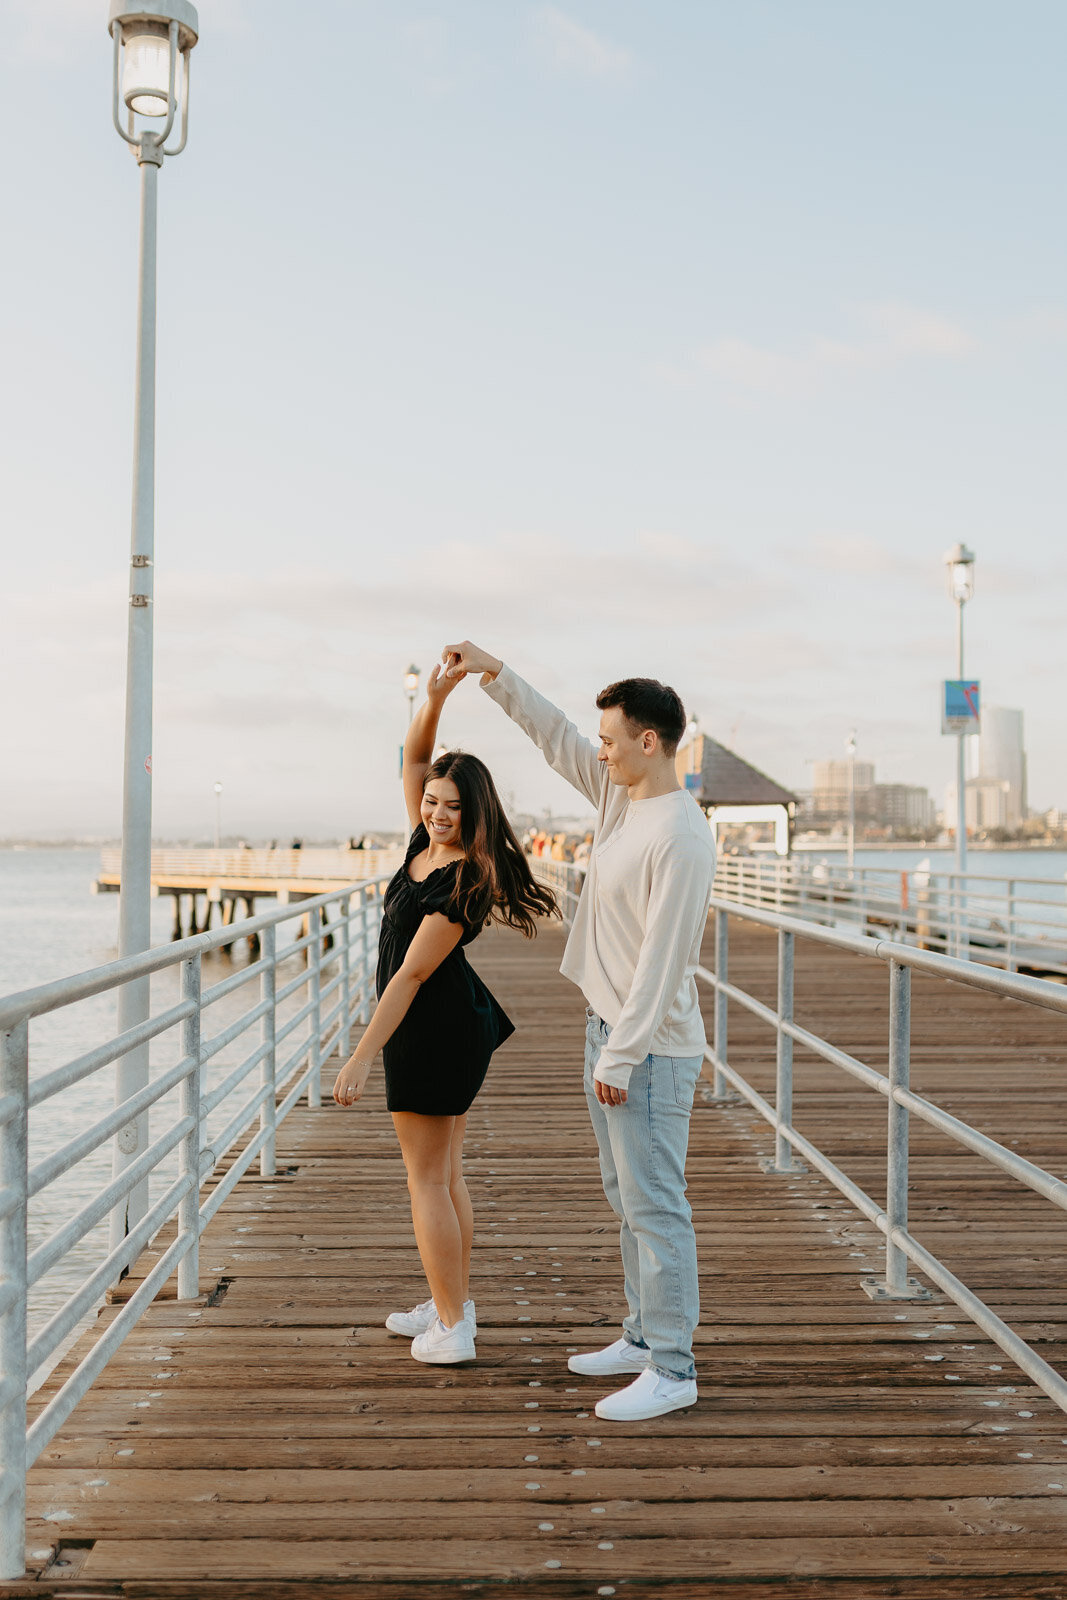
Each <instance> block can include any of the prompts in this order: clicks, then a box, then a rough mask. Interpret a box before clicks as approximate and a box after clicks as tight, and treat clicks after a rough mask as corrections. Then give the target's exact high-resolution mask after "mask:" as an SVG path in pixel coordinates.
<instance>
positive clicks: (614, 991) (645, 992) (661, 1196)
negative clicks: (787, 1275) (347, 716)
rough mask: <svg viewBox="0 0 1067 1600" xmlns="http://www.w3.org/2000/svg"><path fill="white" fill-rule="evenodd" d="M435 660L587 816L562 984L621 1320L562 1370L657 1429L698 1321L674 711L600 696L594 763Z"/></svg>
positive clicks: (697, 836) (503, 679) (538, 703)
mask: <svg viewBox="0 0 1067 1600" xmlns="http://www.w3.org/2000/svg"><path fill="white" fill-rule="evenodd" d="M445 654H446V657H451V660H450V665H449V669H448V670H449V672H450V674H451V675H452V676H458V675H459V674H461V673H465V672H480V673H481V674H482V679H481V683H482V688H483V689H484V690H485V692H486V693H487V694H488V695H489V696H490V698H491V699H493V700H495V701H496V702H497V704H498V705H500V706H502V707H503V708H504V710H505V711H506V712H507V713H508V715H509V716H510V717H511V718H512V720H513V721H515V722H517V723H518V725H519V727H520V728H522V730H523V731H524V733H526V734H528V735H529V737H530V738H531V739H532V740H533V741H534V743H535V744H536V745H537V746H538V748H539V749H540V750H541V752H542V754H543V755H544V757H545V759H546V760H547V762H548V763H549V765H550V766H551V767H553V768H554V769H555V771H556V772H558V773H559V774H560V776H561V777H563V778H566V779H567V781H568V782H569V783H571V784H573V785H574V787H575V788H576V789H577V790H578V791H579V793H580V794H582V795H584V796H585V798H586V799H587V800H588V801H589V802H590V803H591V804H592V805H594V806H596V808H597V824H596V829H595V831H594V837H593V848H592V851H591V854H590V856H589V862H588V869H587V873H586V883H585V888H584V889H583V891H582V895H581V899H580V900H579V902H578V909H577V912H576V914H575V919H574V926H573V928H572V929H571V935H570V938H569V939H568V941H567V948H566V951H565V953H564V957H563V965H562V968H561V971H562V972H563V974H564V976H565V977H568V978H570V979H572V981H573V982H574V983H576V984H577V985H578V987H579V988H580V989H581V990H582V993H583V994H584V995H585V998H586V1000H587V1002H588V1010H587V1018H588V1021H587V1028H586V1055H585V1092H586V1099H587V1101H588V1104H589V1114H590V1117H591V1118H592V1122H593V1128H594V1130H595V1132H596V1138H597V1145H598V1148H599V1151H600V1170H601V1175H602V1177H603V1181H604V1193H605V1194H606V1196H607V1198H608V1201H609V1203H610V1205H611V1207H612V1210H613V1211H614V1212H615V1213H616V1215H617V1216H618V1218H619V1223H620V1228H619V1240H620V1248H621V1252H622V1265H623V1276H624V1280H625V1290H626V1303H627V1307H628V1315H627V1317H626V1319H625V1321H624V1322H623V1332H622V1338H621V1339H617V1340H616V1341H615V1343H614V1344H611V1345H609V1346H608V1347H607V1349H605V1350H598V1351H593V1352H590V1353H588V1354H585V1355H576V1356H572V1357H571V1359H570V1361H569V1363H568V1365H569V1366H570V1369H571V1371H572V1372H579V1373H583V1374H585V1375H587V1376H590V1377H605V1378H606V1377H609V1376H618V1375H622V1376H629V1377H631V1378H632V1379H633V1381H632V1382H631V1383H630V1384H629V1385H628V1386H627V1387H625V1388H623V1389H620V1390H619V1391H618V1392H617V1393H614V1394H610V1395H607V1396H606V1397H605V1398H604V1399H603V1400H600V1401H599V1402H598V1404H597V1407H596V1413H597V1416H598V1417H604V1418H606V1419H608V1420H609V1421H618V1422H633V1421H641V1420H643V1419H645V1418H648V1417H658V1416H662V1415H664V1414H665V1413H666V1412H668V1411H677V1410H680V1409H682V1408H683V1407H686V1406H691V1405H693V1404H694V1403H695V1401H696V1398H697V1386H696V1367H695V1366H694V1363H693V1331H694V1329H695V1327H696V1325H697V1321H698V1318H699V1311H700V1307H699V1300H698V1293H697V1259H696V1239H695V1236H694V1233H693V1219H692V1213H691V1211H690V1209H689V1203H688V1201H687V1200H686V1198H685V1157H686V1149H687V1146H688V1141H689V1117H690V1113H691V1111H692V1106H693V1095H694V1092H695V1089H696V1083H697V1078H698V1077H699V1075H700V1069H701V1065H702V1063H703V1056H704V1042H705V1041H704V1025H703V1021H702V1019H701V1015H700V1005H699V1001H698V997H697V988H696V979H695V976H694V973H695V969H696V966H697V963H698V961H699V959H700V941H701V935H702V933H703V931H704V925H705V923H706V921H707V915H708V903H709V901H710V898H711V886H712V879H713V878H714V876H715V846H714V843H713V842H712V837H711V830H710V829H709V827H708V824H707V820H706V819H705V817H704V815H703V813H702V812H701V810H700V808H699V806H697V805H696V803H695V802H694V801H693V799H692V798H691V796H690V795H688V794H686V792H685V791H684V790H683V789H681V788H680V787H679V784H678V779H677V776H676V774H675V770H674V753H675V750H676V749H677V747H678V741H679V740H680V739H681V736H682V732H683V730H684V728H685V709H684V707H683V706H682V702H681V700H680V699H679V698H678V696H677V694H675V692H674V690H673V689H669V688H667V687H666V686H665V685H664V684H662V683H657V682H656V681H655V680H654V679H651V678H627V679H624V680H623V681H622V682H620V683H614V684H611V685H610V686H609V687H608V688H607V689H605V690H604V691H603V692H602V693H601V694H600V695H598V696H597V702H596V703H597V706H598V707H599V709H600V712H601V719H600V749H599V751H597V750H596V749H595V748H594V746H593V745H592V744H591V743H590V742H589V740H588V739H584V738H582V736H581V734H579V732H578V730H577V728H576V727H575V726H574V724H573V723H572V722H569V721H568V719H567V718H566V717H565V716H564V714H563V712H562V711H560V710H558V709H557V707H556V706H554V705H552V704H551V702H550V701H548V700H546V699H545V698H544V697H543V695H540V694H538V693H537V691H536V690H535V689H532V688H531V687H530V685H529V684H528V683H525V682H524V681H523V680H522V679H521V678H520V677H519V676H518V675H517V674H516V673H514V672H512V671H511V670H510V668H508V667H506V666H505V665H504V663H503V662H502V661H500V660H499V659H498V658H497V657H496V656H492V655H490V654H489V653H488V652H487V651H485V650H482V649H480V648H479V647H478V646H477V645H474V644H471V643H470V641H469V640H467V641H465V642H464V643H463V644H457V645H449V646H447V647H446V652H445Z"/></svg>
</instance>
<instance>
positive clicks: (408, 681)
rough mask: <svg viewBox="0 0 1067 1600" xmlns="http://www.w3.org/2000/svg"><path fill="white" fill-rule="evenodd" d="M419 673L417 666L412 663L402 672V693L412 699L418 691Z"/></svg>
mask: <svg viewBox="0 0 1067 1600" xmlns="http://www.w3.org/2000/svg"><path fill="white" fill-rule="evenodd" d="M420 676H421V674H420V672H419V669H418V667H416V666H414V665H412V666H410V667H409V668H408V670H407V671H406V672H405V674H404V693H405V694H406V695H408V696H409V697H410V698H411V699H412V700H414V698H415V696H416V695H417V694H418V692H419V678H420Z"/></svg>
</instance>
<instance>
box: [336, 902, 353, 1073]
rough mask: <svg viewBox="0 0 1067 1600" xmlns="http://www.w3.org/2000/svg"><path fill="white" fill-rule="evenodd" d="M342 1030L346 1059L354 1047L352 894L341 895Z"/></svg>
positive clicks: (340, 1044)
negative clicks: (352, 1038)
mask: <svg viewBox="0 0 1067 1600" xmlns="http://www.w3.org/2000/svg"><path fill="white" fill-rule="evenodd" d="M340 904H341V1031H340V1032H339V1034H338V1035H337V1048H338V1050H339V1051H340V1053H341V1060H342V1061H346V1060H347V1059H348V1056H349V1053H350V1051H351V1048H352V1043H351V1035H352V948H351V946H352V920H351V919H352V896H351V895H348V894H344V895H342V896H341V902H340Z"/></svg>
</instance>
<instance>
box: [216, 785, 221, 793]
mask: <svg viewBox="0 0 1067 1600" xmlns="http://www.w3.org/2000/svg"><path fill="white" fill-rule="evenodd" d="M215 793H216V794H221V793H222V784H221V783H216V785H215Z"/></svg>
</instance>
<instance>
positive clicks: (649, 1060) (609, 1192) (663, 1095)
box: [585, 1010, 703, 1378]
mask: <svg viewBox="0 0 1067 1600" xmlns="http://www.w3.org/2000/svg"><path fill="white" fill-rule="evenodd" d="M586 1014H587V1024H586V1034H585V1098H586V1100H587V1102H588V1104H589V1116H590V1118H591V1119H592V1123H593V1131H594V1133H595V1134H596V1142H597V1146H598V1148H599V1150H600V1173H601V1177H602V1178H603V1181H604V1193H605V1195H606V1196H607V1198H608V1204H609V1205H610V1206H611V1209H612V1210H613V1211H614V1213H615V1215H616V1216H617V1217H618V1219H619V1247H620V1250H621V1252H622V1271H623V1280H624V1285H625V1292H626V1304H627V1307H628V1313H629V1314H628V1315H627V1317H626V1319H625V1321H624V1322H623V1325H622V1331H623V1336H624V1337H625V1338H626V1339H628V1340H629V1342H630V1343H631V1344H636V1345H639V1346H640V1347H641V1348H642V1349H645V1350H648V1351H649V1365H650V1366H651V1367H652V1370H653V1371H654V1372H658V1373H660V1374H661V1375H662V1376H664V1377H667V1378H695V1377H696V1367H695V1365H694V1362H693V1331H694V1329H695V1328H696V1325H697V1323H698V1322H699V1320H700V1299H699V1290H698V1287H697V1248H696V1237H695V1235H694V1233H693V1213H692V1212H691V1210H690V1209H689V1202H688V1200H687V1199H686V1197H685V1187H686V1186H685V1157H686V1151H687V1150H688V1147H689V1117H690V1114H691V1112H692V1109H693V1095H694V1093H695V1091H696V1085H697V1079H698V1078H699V1076H700V1069H701V1066H702V1064H703V1057H702V1056H646V1058H645V1060H644V1061H643V1062H642V1063H641V1065H640V1066H639V1067H635V1068H634V1070H633V1072H632V1074H631V1076H630V1086H629V1089H628V1090H627V1098H626V1103H625V1104H624V1105H621V1106H603V1105H601V1103H600V1101H599V1100H598V1099H597V1097H596V1090H595V1089H594V1087H593V1073H594V1071H595V1070H596V1064H597V1062H598V1061H599V1059H600V1052H601V1049H602V1048H603V1046H604V1045H605V1043H606V1042H607V1039H608V1037H609V1035H610V1033H611V1029H610V1028H609V1027H608V1025H607V1023H606V1022H603V1021H602V1020H601V1019H600V1017H598V1016H597V1015H596V1013H595V1012H592V1011H588V1010H587V1013H586Z"/></svg>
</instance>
